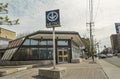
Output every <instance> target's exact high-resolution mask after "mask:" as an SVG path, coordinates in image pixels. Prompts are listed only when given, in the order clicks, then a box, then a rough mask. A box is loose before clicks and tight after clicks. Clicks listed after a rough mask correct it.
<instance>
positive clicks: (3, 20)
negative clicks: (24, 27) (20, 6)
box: [0, 3, 20, 25]
mask: <svg viewBox="0 0 120 79" xmlns="http://www.w3.org/2000/svg"><path fill="white" fill-rule="evenodd" d="M4 12H5V13H4ZM1 13H2V14H3V13H4V14H7V13H8V3H6V4H3V3H0V14H1ZM16 24H20V23H19V19H17V20H13V21H12V20H10V19H9V17H8V16H6V17H2V16H0V25H16Z"/></svg>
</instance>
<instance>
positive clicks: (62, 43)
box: [57, 40, 68, 46]
mask: <svg viewBox="0 0 120 79" xmlns="http://www.w3.org/2000/svg"><path fill="white" fill-rule="evenodd" d="M57 45H60V46H67V45H68V41H62V40H61V41H57Z"/></svg>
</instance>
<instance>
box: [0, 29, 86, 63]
mask: <svg viewBox="0 0 120 79" xmlns="http://www.w3.org/2000/svg"><path fill="white" fill-rule="evenodd" d="M55 34H56V35H55V37H56V39H55V43H56V49H55V52H56V53H55V55H56V63H63V62H64V63H65V62H66V63H71V62H72V61H74V60H76V59H79V58H80V53H81V47H82V46H84V44H83V42H82V39H81V37H80V35H79V33H78V32H72V31H56V32H55ZM52 38H53V37H52V31H37V32H35V33H32V34H29V35H27V36H25V37H22V38H19V39H16V40H13V41H11V42H10V43H9V45H8V48H7V50H6V52H5V54H4V55H3V57H2V59H1V60H3V61H6V60H7V61H30V60H52V59H53V41H52Z"/></svg>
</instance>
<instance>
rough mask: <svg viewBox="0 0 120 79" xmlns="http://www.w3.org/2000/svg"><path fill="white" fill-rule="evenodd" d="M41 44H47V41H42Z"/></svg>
mask: <svg viewBox="0 0 120 79" xmlns="http://www.w3.org/2000/svg"><path fill="white" fill-rule="evenodd" d="M39 45H47V41H40V42H39Z"/></svg>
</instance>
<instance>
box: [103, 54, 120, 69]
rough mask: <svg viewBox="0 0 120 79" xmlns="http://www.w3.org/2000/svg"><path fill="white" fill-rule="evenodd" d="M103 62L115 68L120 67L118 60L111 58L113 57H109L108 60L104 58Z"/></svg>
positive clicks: (119, 60) (119, 59)
mask: <svg viewBox="0 0 120 79" xmlns="http://www.w3.org/2000/svg"><path fill="white" fill-rule="evenodd" d="M104 60H105V61H107V62H109V63H111V64H113V65H115V66H118V67H120V58H118V57H117V56H113V57H110V58H105V59H104Z"/></svg>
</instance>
